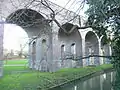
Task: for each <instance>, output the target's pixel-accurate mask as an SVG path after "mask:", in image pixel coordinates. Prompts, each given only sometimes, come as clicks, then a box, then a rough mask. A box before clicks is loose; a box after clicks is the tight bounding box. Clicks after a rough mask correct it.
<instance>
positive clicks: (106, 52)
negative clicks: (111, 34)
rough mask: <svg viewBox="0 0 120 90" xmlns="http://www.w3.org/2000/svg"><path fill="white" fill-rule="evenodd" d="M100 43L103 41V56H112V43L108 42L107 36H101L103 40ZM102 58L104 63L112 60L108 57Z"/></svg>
mask: <svg viewBox="0 0 120 90" xmlns="http://www.w3.org/2000/svg"><path fill="white" fill-rule="evenodd" d="M100 43H101V48H100V50H101V55H102V56H110V55H111V53H110V45H109V43H108V42H107V36H103V37H102V38H101V42H100ZM102 60H103V62H102V63H104V64H106V63H109V62H110V60H109V59H108V58H102Z"/></svg>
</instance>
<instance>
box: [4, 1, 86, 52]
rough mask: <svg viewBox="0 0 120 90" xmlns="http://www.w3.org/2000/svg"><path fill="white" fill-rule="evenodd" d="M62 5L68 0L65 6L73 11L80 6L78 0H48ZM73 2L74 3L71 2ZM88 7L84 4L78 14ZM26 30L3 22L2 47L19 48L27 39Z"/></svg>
mask: <svg viewBox="0 0 120 90" xmlns="http://www.w3.org/2000/svg"><path fill="white" fill-rule="evenodd" d="M50 1H52V2H54V3H56V4H58V5H60V6H62V7H64V6H65V5H66V3H67V2H68V1H70V2H69V3H68V4H67V5H66V7H65V8H67V9H69V10H72V11H75V12H76V9H78V7H79V6H80V4H81V2H79V1H80V0H50ZM73 2H74V3H73ZM87 8H88V6H86V5H85V8H84V9H83V10H81V11H80V15H84V11H85V10H86V9H87ZM26 37H27V34H26V32H25V31H24V30H23V29H22V28H21V27H19V26H16V25H13V24H5V25H4V48H6V49H8V50H11V49H13V50H20V44H25V42H27V41H28V38H26ZM27 49H28V48H27V47H26V48H25V50H27Z"/></svg>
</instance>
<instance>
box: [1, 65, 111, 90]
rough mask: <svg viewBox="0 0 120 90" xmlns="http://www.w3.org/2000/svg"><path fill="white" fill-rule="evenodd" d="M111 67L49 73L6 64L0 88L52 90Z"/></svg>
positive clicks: (10, 89) (103, 66) (3, 89)
mask: <svg viewBox="0 0 120 90" xmlns="http://www.w3.org/2000/svg"><path fill="white" fill-rule="evenodd" d="M111 69H112V65H111V64H105V65H100V66H94V67H91V66H89V67H84V68H64V69H61V70H59V71H57V72H53V73H52V72H51V73H48V72H40V71H35V70H29V68H27V67H23V66H17V67H16V66H5V67H4V76H3V77H2V78H0V90H48V89H51V90H52V89H53V88H55V87H59V86H63V85H65V84H69V83H70V82H72V81H77V80H82V79H83V77H89V75H90V76H92V75H93V74H96V75H97V74H98V75H99V72H101V73H102V72H106V71H109V70H111ZM26 71H27V72H26ZM96 72H98V73H96ZM55 90H57V89H55ZM68 90H69V89H68ZM73 90H74V89H73ZM78 90H79V89H78ZM96 90H97V89H96ZM106 90H107V89H106Z"/></svg>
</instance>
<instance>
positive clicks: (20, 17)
mask: <svg viewBox="0 0 120 90" xmlns="http://www.w3.org/2000/svg"><path fill="white" fill-rule="evenodd" d="M6 22H7V23H11V24H17V25H19V26H20V27H22V28H23V29H24V31H25V32H26V33H27V35H28V37H29V51H30V52H29V67H31V66H32V68H36V69H37V68H39V67H38V65H34V64H35V63H36V60H40V61H41V59H42V58H43V57H39V56H37V55H38V54H36V53H39V52H40V51H38V49H37V48H39V47H38V45H37V43H38V38H40V36H41V37H42V35H43V34H44V35H45V34H46V33H50V32H51V29H50V25H49V23H48V22H47V20H46V19H45V18H44V17H43V16H42V15H41V14H40V13H39V12H37V11H35V10H32V9H19V10H17V11H15V12H13V13H12V14H10V15H9V16H8V17H7V18H6ZM16 34H17V33H16ZM47 35H48V34H47ZM36 38H37V40H36V41H35V42H32V41H34V40H35V39H36ZM44 43H45V41H43V46H44ZM43 49H44V50H45V48H44V47H43ZM44 50H43V51H44ZM43 53H45V51H44V52H43Z"/></svg>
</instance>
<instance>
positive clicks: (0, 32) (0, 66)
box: [0, 20, 4, 77]
mask: <svg viewBox="0 0 120 90" xmlns="http://www.w3.org/2000/svg"><path fill="white" fill-rule="evenodd" d="M3 33H4V24H3V23H2V20H0V77H1V76H2V75H3V35H4V34H3Z"/></svg>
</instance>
